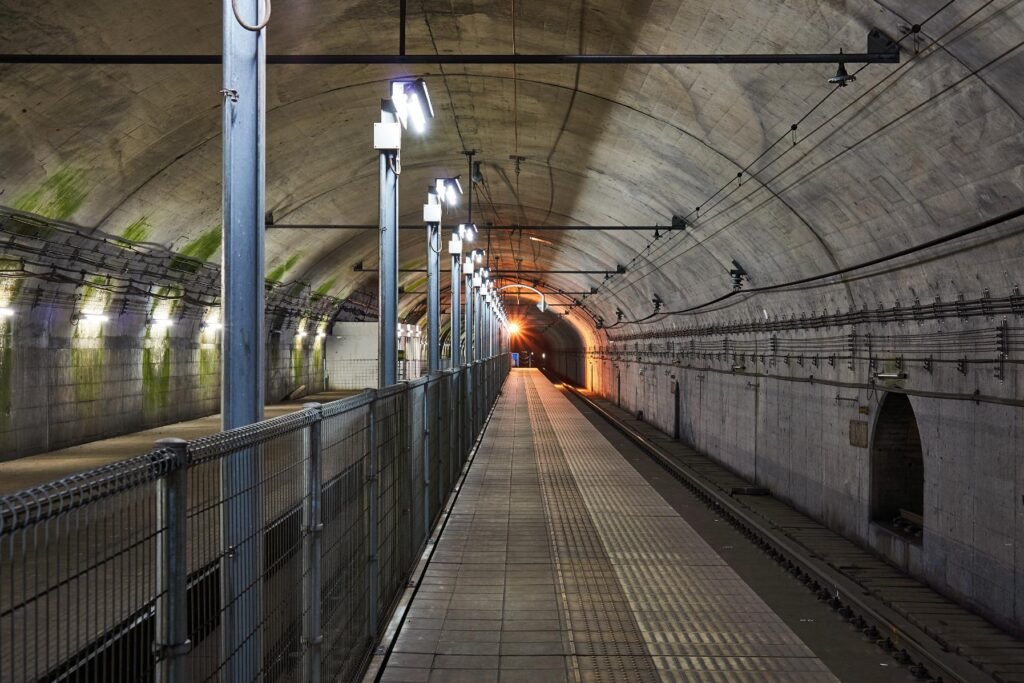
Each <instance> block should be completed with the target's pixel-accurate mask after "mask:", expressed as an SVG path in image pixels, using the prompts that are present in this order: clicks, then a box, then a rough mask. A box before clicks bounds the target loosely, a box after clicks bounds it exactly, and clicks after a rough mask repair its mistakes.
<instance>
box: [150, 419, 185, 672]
mask: <svg viewBox="0 0 1024 683" xmlns="http://www.w3.org/2000/svg"><path fill="white" fill-rule="evenodd" d="M156 447H157V448H159V449H165V450H169V451H171V452H173V453H174V457H173V459H172V460H171V463H170V468H169V470H168V472H167V473H166V474H165V475H164V476H162V477H160V478H159V479H157V482H156V523H157V529H159V532H158V535H157V543H156V595H157V599H156V633H155V638H154V642H153V651H154V654H155V655H156V658H157V665H156V681H157V683H186V681H187V667H186V665H185V658H184V656H185V655H186V654H188V652H189V651H190V650H191V649H192V644H191V642H190V641H189V639H188V564H187V558H186V556H185V547H186V545H185V544H186V540H185V526H186V524H187V512H188V442H186V441H184V440H183V439H160V440H159V441H157V442H156Z"/></svg>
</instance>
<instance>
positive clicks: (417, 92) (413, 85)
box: [391, 78, 434, 134]
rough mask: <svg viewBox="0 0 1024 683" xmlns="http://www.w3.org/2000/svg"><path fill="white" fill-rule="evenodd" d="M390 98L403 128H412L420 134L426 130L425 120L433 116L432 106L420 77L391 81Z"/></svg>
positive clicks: (424, 83) (424, 82)
mask: <svg viewBox="0 0 1024 683" xmlns="http://www.w3.org/2000/svg"><path fill="white" fill-rule="evenodd" d="M391 100H392V102H394V104H395V113H396V114H397V115H398V120H399V121H400V122H401V123H402V127H403V128H406V129H408V128H412V129H413V131H414V132H416V133H421V134H422V133H423V132H425V131H426V129H427V121H428V120H430V119H432V118H434V107H433V106H432V105H431V104H430V94H429V93H428V92H427V83H426V81H424V80H423V79H422V78H417V79H416V80H414V81H405V80H403V81H392V82H391Z"/></svg>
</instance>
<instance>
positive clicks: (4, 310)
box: [0, 307, 14, 318]
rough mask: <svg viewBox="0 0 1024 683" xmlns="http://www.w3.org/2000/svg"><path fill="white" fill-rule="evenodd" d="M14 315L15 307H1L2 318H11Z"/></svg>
mask: <svg viewBox="0 0 1024 683" xmlns="http://www.w3.org/2000/svg"><path fill="white" fill-rule="evenodd" d="M12 315H14V309H13V308H7V307H4V308H0V318H10V317H11V316H12Z"/></svg>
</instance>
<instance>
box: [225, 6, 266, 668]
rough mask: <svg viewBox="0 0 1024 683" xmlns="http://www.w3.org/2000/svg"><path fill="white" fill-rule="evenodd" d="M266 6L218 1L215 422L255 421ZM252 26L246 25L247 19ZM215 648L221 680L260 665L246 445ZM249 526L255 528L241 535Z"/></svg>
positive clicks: (256, 478)
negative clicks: (219, 238)
mask: <svg viewBox="0 0 1024 683" xmlns="http://www.w3.org/2000/svg"><path fill="white" fill-rule="evenodd" d="M269 10H270V5H269V2H267V3H264V2H260V0H238V2H233V1H232V0H224V3H223V16H224V20H223V41H224V48H223V49H224V67H223V89H222V90H221V92H222V93H223V96H224V107H223V125H224V151H223V155H224V156H223V198H222V199H223V212H224V215H223V225H224V228H223V230H224V235H223V244H224V249H223V254H224V256H223V259H224V267H223V279H222V288H223V292H222V297H221V301H222V310H221V320H222V321H223V324H224V333H223V334H222V335H221V353H222V358H223V362H222V364H221V427H222V428H223V429H225V430H228V429H234V428H236V427H242V426H245V425H249V424H252V423H254V422H259V421H260V420H262V419H263V403H264V401H263V397H264V391H265V388H264V382H265V378H264V353H265V348H266V339H265V335H264V331H263V330H264V288H265V286H266V283H265V282H264V279H263V277H264V272H263V271H264V267H265V266H264V260H263V245H264V242H263V240H264V238H263V234H264V215H263V212H264V203H265V186H266V125H265V124H266V61H267V59H266V57H267V45H266V31H265V30H264V28H265V27H266V23H267V21H268V20H269ZM250 22H251V23H250ZM220 462H221V464H220V482H221V484H220V488H221V492H220V495H221V499H222V500H223V501H224V505H223V506H222V507H221V511H220V528H221V540H222V547H223V548H224V549H225V550H228V549H230V551H229V552H225V553H224V554H223V556H222V559H221V563H220V592H221V596H220V600H221V604H222V605H224V611H223V613H222V616H221V621H220V633H221V647H222V648H223V651H224V652H227V653H231V657H230V658H229V659H228V661H227V663H226V664H225V667H224V671H223V672H221V675H222V676H223V678H224V679H225V680H232V681H242V680H245V681H248V680H254V679H256V678H258V676H259V672H260V671H261V669H262V666H263V651H262V627H261V623H262V620H263V601H262V591H261V590H260V575H261V573H262V571H263V534H262V531H261V530H262V529H263V500H262V492H261V491H262V489H261V487H260V477H261V475H262V473H261V462H260V458H259V457H258V451H257V450H256V449H254V448H246V449H242V450H240V451H238V452H236V453H234V454H232V455H229V456H227V457H225V458H222V459H221V461H220ZM249 529H257V530H258V531H256V532H255V533H250V532H249V531H248V530H249Z"/></svg>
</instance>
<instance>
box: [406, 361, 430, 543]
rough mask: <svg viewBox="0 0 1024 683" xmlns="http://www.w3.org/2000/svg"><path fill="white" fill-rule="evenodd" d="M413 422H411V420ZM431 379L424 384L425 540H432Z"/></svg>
mask: <svg viewBox="0 0 1024 683" xmlns="http://www.w3.org/2000/svg"><path fill="white" fill-rule="evenodd" d="M410 422H411V420H410ZM430 431H431V430H430V378H429V377H428V378H427V381H426V382H424V383H423V538H424V539H428V538H430V522H431V519H430Z"/></svg>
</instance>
